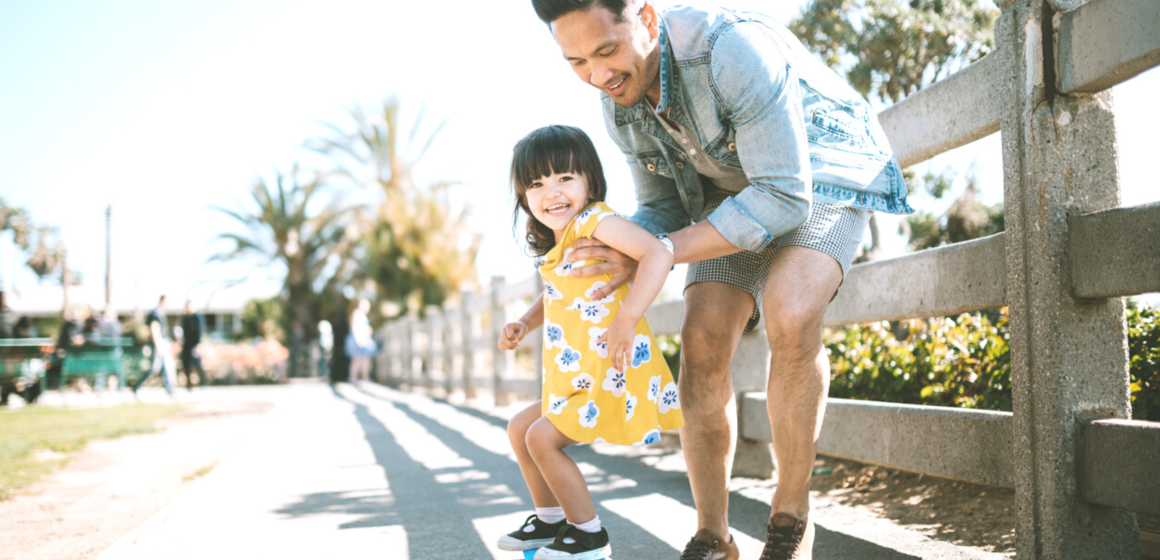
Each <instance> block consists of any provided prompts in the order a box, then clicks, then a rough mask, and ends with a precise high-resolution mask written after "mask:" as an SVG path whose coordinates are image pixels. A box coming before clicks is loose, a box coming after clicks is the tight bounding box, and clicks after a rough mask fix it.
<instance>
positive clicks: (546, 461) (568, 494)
mask: <svg viewBox="0 0 1160 560" xmlns="http://www.w3.org/2000/svg"><path fill="white" fill-rule="evenodd" d="M527 442H528V451H529V452H530V453H531V455H532V458H533V459H535V461H536V466H537V467H539V471H540V473H542V474H543V477H544V480H545V481H547V483H548V487H549V488H551V490H552V495H554V496H556V498H557V499H558V500H559V502H560V505H561V507H563V508H564V514H565V515H567V516H568V521H569V522H570V523H573V524H577V525H578V524H581V523H587V522H589V521H592V520H593V519H595V518H596V507H595V506H593V505H592V496H591V495H590V494H589V493H588V485H587V484H586V483H585V482H584V475H583V474H580V467H577V466H576V462H575V461H573V460H572V458H571V457H569V456H568V454H567V453H564V448H565V447H568V446H570V445H575V444H576V443H577V442H576V441H574V440H572V439H571V438H569V437H568V436H565V435H564V434H562V433H560V430H557V429H556V427H555V426H553V425H552V423H551V422H550V421H549V420H548V419H547V418H543V417H541V418H540V419H539V420H536V421H535V422H534V423H532V426H531V428H529V429H528V438H527Z"/></svg>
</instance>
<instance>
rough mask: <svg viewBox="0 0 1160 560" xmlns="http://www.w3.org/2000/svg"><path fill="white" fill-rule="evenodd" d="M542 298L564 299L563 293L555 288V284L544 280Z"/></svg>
mask: <svg viewBox="0 0 1160 560" xmlns="http://www.w3.org/2000/svg"><path fill="white" fill-rule="evenodd" d="M544 299H546V300H550V301H555V300H558V299H564V293H563V292H561V291H560V288H557V287H556V285H555V284H553V283H551V282H547V281H545V282H544Z"/></svg>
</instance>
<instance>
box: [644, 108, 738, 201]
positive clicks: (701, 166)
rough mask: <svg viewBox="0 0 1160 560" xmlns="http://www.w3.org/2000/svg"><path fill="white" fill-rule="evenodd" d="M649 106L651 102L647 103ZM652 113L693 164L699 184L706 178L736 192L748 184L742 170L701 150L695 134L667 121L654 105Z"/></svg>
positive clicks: (714, 183) (717, 185)
mask: <svg viewBox="0 0 1160 560" xmlns="http://www.w3.org/2000/svg"><path fill="white" fill-rule="evenodd" d="M649 105H650V106H651V105H652V103H649ZM652 110H653V114H655V115H656V117H657V122H659V123H661V126H662V127H664V129H665V131H666V132H668V133H669V136H672V137H673V140H676V142H677V144H680V146H681V148H682V149H683V150H684V151H685V156H686V157H688V158H689V161H690V162H691V163H692V164H693V169H695V170H696V171H697V174H698V175H700V176H701V184H705V180H706V179H708V181H709V182H710V183H712V184H713V185H714V186H716V187H717V188H720V189H724V190H727V191H729V192H734V193H738V192H741V190H742V189H744V188H745V187H748V186H749V178H748V177H746V176H745V172H744V171H740V170H737V169H733V168H732V167H728V166H724V165H721V164H719V163H717V160H715V159H713V158H712V156H710V155H709V154H706V153H705V152H703V151H701V146H699V145H698V144H697V140H696V138H697V137H696V136H694V135H692V134H689V131H687V130H685V127H683V126H681V123H678V122H669V120H668V119H667V118H665V116H664V115H662V114H660V113H658V112H657V111H656V107H652Z"/></svg>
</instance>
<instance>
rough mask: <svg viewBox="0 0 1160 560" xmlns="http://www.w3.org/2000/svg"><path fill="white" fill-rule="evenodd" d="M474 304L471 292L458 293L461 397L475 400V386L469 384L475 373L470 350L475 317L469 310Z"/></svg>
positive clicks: (472, 354)
mask: <svg viewBox="0 0 1160 560" xmlns="http://www.w3.org/2000/svg"><path fill="white" fill-rule="evenodd" d="M474 302H475V294H474V293H473V292H469V291H464V292H462V293H460V295H459V306H460V307H459V309H460V316H459V319H460V321H462V325H461V326H460V338H461V339H462V340H463V346H462V350H463V361H462V364H463V365H462V369H461V371H460V373H461V375H462V379H463V396H464V397H465V398H467V399H474V398H475V385H474V384H473V383H472V382H471V376H472V375H473V374H474V373H475V350H473V349H472V344H474V342H475V320H474V319H475V316H474V314H473V313H472V309H471V308H472V306H473V305H474Z"/></svg>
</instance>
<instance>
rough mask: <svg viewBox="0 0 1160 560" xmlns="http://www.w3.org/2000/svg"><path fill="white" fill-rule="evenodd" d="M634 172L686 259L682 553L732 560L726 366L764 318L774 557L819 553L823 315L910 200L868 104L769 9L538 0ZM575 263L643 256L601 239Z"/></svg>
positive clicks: (631, 266)
mask: <svg viewBox="0 0 1160 560" xmlns="http://www.w3.org/2000/svg"><path fill="white" fill-rule="evenodd" d="M532 4H533V6H534V8H535V9H536V13H537V15H538V16H539V17H540V19H541V20H543V21H544V22H545V23H546V24H548V26H549V28H550V30H551V32H552V35H553V37H554V38H555V39H556V42H557V44H558V45H559V46H560V49H561V51H562V54H563V56H564V59H565V60H566V61H567V62H568V63H569V64H570V65H571V66H572V69H573V70H574V71H575V72H576V75H577V76H578V77H579V78H580V79H581V80H583V81H584V82H586V83H588V84H589V85H592V86H594V87H596V88H597V89H600V90H601V91H602V92H603V95H602V99H601V101H602V103H603V107H604V116H605V123H606V125H607V128H608V132H609V134H610V135H611V137H612V139H613V140H614V141H615V142H616V143H617V145H618V146H619V147H620V149H621V151H623V152H624V154H625V155H626V157H627V159H628V163H629V166H630V168H631V171H632V175H633V180H634V182H635V183H636V194H637V202H638V205H639V207H638V210H637V212H636V214H635V215H633V217H632V220H633V221H634V222H636V223H637V224H639V225H641V226H643V227H645V228H647V229H649V230H650V231H652V232H653V233H654V234H657V235H659V236H662V237H663V236H664V235H665V234H671V235H670V237H669V239H670V240H671V241H672V243H673V245H674V254H675V256H676V262H684V263H691V264H690V266H689V272H688V277H687V278H686V287H685V316H684V321H683V325H682V327H681V343H682V347H681V375H680V382H679V383H680V394H681V405H682V411H683V412H684V414H685V419H686V422H685V427H684V428H682V430H681V441H682V444H683V447H684V449H685V458H686V461H687V464H688V470H689V481H690V485H691V487H692V491H693V497H694V500H695V502H696V506H697V517H698V528H697V532H696V533H695V535H694V536H693V538H692V539H691V540H690V541H689V544H688V545H687V547H686V549H685V551H684V553H683V554H682V556H681V558H682V559H692V558H696V559H702V560H707V559H712V560H719V559H729V560H732V559H736V558H738V556H739V553H738V550H737V547H736V545H735V544H734V543H733V539H732V537H731V536H730V535H729V522H728V517H727V511H728V480H729V475H730V471H731V469H732V458H733V451H734V446H735V441H736V404H735V403H734V396H733V388H732V382H731V379H730V376H729V365H730V361H731V359H732V356H733V352H734V351H735V349H736V347H737V344H738V342H739V340H740V337H741V335H742V333H743V332H746V331H748V330H751V329H752V328H754V327H755V326H756V325H757V324H758V323H759V322H760V319H761V317H762V315H764V318H765V328H766V336H767V337H768V339H769V344H770V350H771V354H772V363H771V364H770V378H769V384H768V403H769V404H768V406H769V416H770V424H771V426H772V429H773V441H774V453H775V455H776V458H777V463H778V485H777V489H776V491H775V493H774V496H773V500H772V503H771V517H770V520H769V523H768V525H767V542H766V546H765V551H764V552H763V554H762V559H763V560H764V559H769V560H772V559H778V558H811V550H812V546H813V535H814V529H813V524H812V523H810V521H809V511H810V505H809V485H810V473H811V470H812V467H813V462H814V458H815V455H816V453H817V438H818V434H819V432H820V430H821V423H822V417H823V414H824V410H825V397H826V392H827V389H828V385H829V371H830V370H829V362H828V361H827V359H826V355H825V350H824V348H823V346H822V342H821V326H822V316H823V314H824V312H825V309H826V306H827V305H828V303H829V302H830V300H831V299H833V297H834V295H835V294H836V292H837V289H838V287H839V286H840V285H841V283H842V279H843V278H844V275H845V273H846V271H847V270H848V268H849V266H850V263H851V261H852V260H853V256H854V253H855V252H856V251H857V248H858V246H859V245H860V243H861V239H862V233H863V230H864V229H865V225H866V223H867V221H868V220H869V215H870V211H871V210H878V211H885V212H891V213H909V212H911V209H910V207H909V206H908V205H907V203H906V185H905V183H904V182H903V179H902V171H901V169H900V168H899V165H898V162H897V159H895V158H894V156H893V154H892V153H891V151H890V148H889V145H888V143H887V140H886V138H885V135H884V134H883V132H882V130H881V128H880V127H879V125H878V123H877V121H876V118H875V116H874V114H873V113H872V112H871V111H870V109H869V107H868V106H867V104H866V103H865V101H864V100H863V99H862V98H861V97H860V96H858V94H857V93H856V92H854V91H853V89H851V88H850V87H849V86H848V85H847V84H845V83H844V82H843V81H842V80H840V79H839V78H838V77H837V76H835V75H834V74H833V73H832V72H831V71H830V70H829V69H828V68H826V67H825V66H824V65H823V64H822V63H821V62H820V61H818V60H816V59H815V58H813V56H812V55H811V54H810V53H809V52H808V51H807V50H806V49H805V48H804V47H803V46H802V45H801V43H800V42H798V41H797V39H796V38H794V37H793V35H792V34H791V33H789V32H788V31H787V30H786V29H785V28H784V27H782V26H781V25H779V24H777V23H776V22H773V21H771V20H769V19H768V18H766V17H764V16H761V15H757V14H737V13H734V12H731V11H729V10H725V9H708V10H705V9H698V8H689V7H676V8H673V9H671V10H668V11H665V12H663V13H661V12H658V11H657V10H656V9H655V8H654V7H653V6H652V5H651V4H650V3H648V2H647V1H645V0H532ZM574 247H575V248H576V249H577V250H576V251H574V252H573V253H572V256H571V259H572V260H573V261H581V260H585V259H594V260H597V261H603V262H600V263H598V264H594V265H590V266H587V267H584V268H581V269H578V270H574V271H573V273H572V274H574V275H577V276H591V275H596V274H605V273H612V274H613V275H614V276H615V280H614V281H613V282H610V283H609V284H608V286H606V287H605V288H603V289H601V290H598V291H597V292H596V293H594V294H593V295H592V297H593V298H600V297H604V296H605V295H607V293H609V292H611V291H612V290H614V289H616V287H617V286H619V285H620V284H622V283H623V282H624V281H626V280H628V279H631V277H632V275H633V274H634V273H635V269H636V263H635V262H633V261H631V260H630V259H628V258H627V257H626V256H624V255H622V254H620V253H618V252H616V251H613V250H612V249H609V248H607V247H603V246H601V245H600V244H599V243H596V242H593V241H591V240H583V241H580V242H577V244H576V245H574Z"/></svg>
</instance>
